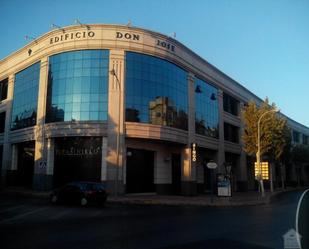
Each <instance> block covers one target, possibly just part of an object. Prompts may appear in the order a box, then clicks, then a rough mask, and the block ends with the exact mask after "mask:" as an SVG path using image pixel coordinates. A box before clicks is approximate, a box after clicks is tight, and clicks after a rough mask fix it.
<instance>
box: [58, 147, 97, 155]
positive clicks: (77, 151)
mask: <svg viewBox="0 0 309 249" xmlns="http://www.w3.org/2000/svg"><path fill="white" fill-rule="evenodd" d="M100 153H101V147H100V146H98V147H92V146H91V147H89V148H75V147H70V148H68V149H57V150H56V155H57V156H79V157H83V156H95V155H99V154H100Z"/></svg>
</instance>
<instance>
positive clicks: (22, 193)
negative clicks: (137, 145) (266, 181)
mask: <svg viewBox="0 0 309 249" xmlns="http://www.w3.org/2000/svg"><path fill="white" fill-rule="evenodd" d="M303 189H304V188H296V189H285V190H280V191H276V192H273V193H267V194H266V196H265V197H264V199H261V198H260V197H259V196H257V198H256V199H246V197H245V196H238V197H237V199H233V197H232V198H229V199H228V198H226V199H222V198H219V199H216V198H215V199H214V201H213V202H211V201H210V197H209V196H207V197H204V199H203V197H201V198H200V199H198V200H194V199H190V198H191V197H180V198H183V199H180V200H179V199H166V197H165V198H164V199H157V198H156V197H157V196H153V197H152V198H151V196H146V198H147V199H143V197H141V196H140V197H139V198H138V197H118V198H117V197H110V198H108V200H107V203H108V204H118V205H143V206H182V207H184V206H190V207H193V206H195V207H241V206H259V205H267V204H270V203H272V202H273V201H275V199H276V198H277V196H280V195H281V194H284V193H287V192H293V191H300V190H303ZM50 193H51V192H50V191H44V192H38V191H29V190H21V189H2V190H0V194H2V195H6V196H14V197H16V198H18V197H28V198H31V197H33V198H41V199H46V200H48V198H49V195H50Z"/></svg>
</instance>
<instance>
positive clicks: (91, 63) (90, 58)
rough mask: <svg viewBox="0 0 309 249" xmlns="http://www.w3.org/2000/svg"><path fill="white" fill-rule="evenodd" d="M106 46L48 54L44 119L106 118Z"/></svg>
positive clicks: (79, 119) (107, 58) (107, 56)
mask: <svg viewBox="0 0 309 249" xmlns="http://www.w3.org/2000/svg"><path fill="white" fill-rule="evenodd" d="M108 64H109V51H108V50H81V51H72V52H65V53H61V54H57V55H53V56H51V57H50V58H49V74H48V93H47V106H46V110H47V111H46V122H61V121H86V120H107V104H108Z"/></svg>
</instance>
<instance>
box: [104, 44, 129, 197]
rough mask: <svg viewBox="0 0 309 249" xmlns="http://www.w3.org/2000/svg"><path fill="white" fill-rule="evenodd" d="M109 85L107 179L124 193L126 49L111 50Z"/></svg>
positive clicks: (119, 192) (114, 190)
mask: <svg viewBox="0 0 309 249" xmlns="http://www.w3.org/2000/svg"><path fill="white" fill-rule="evenodd" d="M109 56H110V57H109V70H110V71H109V87H108V96H109V99H108V141H107V147H108V151H107V157H106V158H107V170H106V180H107V183H108V187H109V189H110V191H111V193H112V194H114V195H118V194H122V193H124V182H123V161H124V152H125V130H124V120H125V117H124V101H125V92H124V78H125V73H124V70H125V51H123V50H110V55H109Z"/></svg>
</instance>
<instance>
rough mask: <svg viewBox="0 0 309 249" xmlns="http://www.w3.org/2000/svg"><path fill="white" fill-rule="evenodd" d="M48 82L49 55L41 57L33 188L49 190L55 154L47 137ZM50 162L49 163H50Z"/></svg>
mask: <svg viewBox="0 0 309 249" xmlns="http://www.w3.org/2000/svg"><path fill="white" fill-rule="evenodd" d="M47 84H48V57H45V58H43V59H41V67H40V82H39V93H38V104H37V120H36V127H35V152H34V160H35V162H34V175H33V189H36V190H49V189H51V188H52V175H50V174H48V173H51V172H53V160H49V163H48V155H49V156H51V155H52V156H53V152H48V151H50V150H51V149H53V142H52V140H51V139H46V137H45V126H44V125H45V116H46V98H47ZM48 164H49V165H48Z"/></svg>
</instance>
